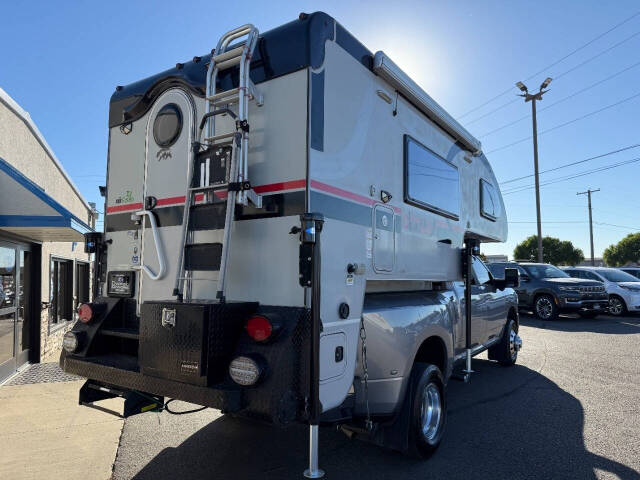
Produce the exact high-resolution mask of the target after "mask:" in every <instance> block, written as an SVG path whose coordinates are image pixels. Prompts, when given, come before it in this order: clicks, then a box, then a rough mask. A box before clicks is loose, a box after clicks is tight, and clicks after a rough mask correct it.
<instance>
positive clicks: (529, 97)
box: [516, 77, 551, 263]
mask: <svg viewBox="0 0 640 480" xmlns="http://www.w3.org/2000/svg"><path fill="white" fill-rule="evenodd" d="M550 83H551V77H547V78H546V80H545V81H544V82H542V85H540V91H539V92H538V93H529V90H527V87H526V85H525V84H524V83H522V82H518V83H516V87H518V88H519V89H520V90H521V91H522V92H523V93H522V95H520V96H521V97H522V98H524V101H525V103H526V102H531V118H532V120H533V171H534V176H535V184H536V217H537V223H538V263H543V256H542V253H543V252H542V220H541V218H540V178H539V175H538V121H537V119H536V100H542V95H543V94H545V93H547V92H548V91H549V90H545V88H547V87H548V86H549V84H550Z"/></svg>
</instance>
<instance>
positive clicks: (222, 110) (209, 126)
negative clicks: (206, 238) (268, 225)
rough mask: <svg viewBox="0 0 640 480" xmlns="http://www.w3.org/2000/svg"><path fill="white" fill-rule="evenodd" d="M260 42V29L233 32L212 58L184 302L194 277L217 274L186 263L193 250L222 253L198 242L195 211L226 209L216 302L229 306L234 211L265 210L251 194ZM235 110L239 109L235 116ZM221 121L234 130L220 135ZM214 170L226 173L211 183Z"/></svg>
mask: <svg viewBox="0 0 640 480" xmlns="http://www.w3.org/2000/svg"><path fill="white" fill-rule="evenodd" d="M258 36H259V32H258V29H257V28H255V27H254V26H253V25H251V24H247V25H243V26H242V27H238V28H236V29H233V30H231V31H229V32H227V33H225V34H224V35H223V36H222V37H221V38H220V41H219V42H218V45H217V46H216V48H215V50H214V51H213V52H212V55H211V62H210V63H209V68H208V70H207V84H206V113H205V114H204V115H203V117H202V120H201V122H200V125H199V132H198V141H197V142H196V143H195V148H194V149H193V152H192V157H191V159H190V161H189V171H188V175H187V177H188V179H189V183H188V185H187V193H186V196H185V197H186V198H185V206H184V213H183V218H182V240H181V247H182V248H181V249H180V251H179V255H178V269H177V274H176V281H175V287H174V290H173V295H174V296H176V297H177V298H178V300H179V301H182V300H183V299H184V298H185V297H186V298H187V299H190V298H191V282H192V281H195V280H198V279H197V278H193V277H192V272H193V271H198V270H209V271H215V267H213V268H211V267H210V266H209V268H207V267H199V266H197V265H195V266H194V262H191V261H187V260H188V258H190V257H188V251H189V250H191V251H195V250H194V249H197V248H198V247H199V246H200V247H205V246H213V247H214V250H215V251H216V252H217V251H220V249H219V248H218V247H219V246H220V245H219V243H216V244H209V243H195V242H194V237H195V235H194V228H193V225H192V216H193V211H194V208H195V207H199V206H200V205H201V204H205V205H207V204H212V203H215V202H216V200H221V199H222V200H223V202H224V203H226V208H225V219H224V230H223V235H222V241H221V242H220V243H221V244H222V245H221V251H220V262H219V267H218V280H217V283H218V287H217V292H216V298H217V299H218V300H219V301H220V302H224V301H225V281H226V276H227V264H228V258H229V249H230V245H231V243H230V238H231V230H232V226H233V221H234V211H235V205H236V203H238V204H242V205H248V202H249V201H251V203H253V204H254V205H255V206H256V207H258V208H261V207H262V198H261V197H260V196H259V195H257V194H256V193H255V191H254V190H253V189H252V188H251V183H250V182H249V178H248V151H249V101H251V100H253V101H256V103H257V105H258V106H261V105H262V104H263V98H262V94H261V93H260V92H259V91H258V90H257V89H256V87H255V86H254V85H253V83H252V82H251V79H250V78H249V70H250V64H251V57H252V55H253V51H254V49H255V47H256V44H257V42H258ZM238 39H243V40H242V41H240V42H239V43H237V44H234V45H232V46H231V47H230V43H231V42H232V41H234V40H238ZM236 66H237V67H238V68H239V80H238V86H237V87H236V88H232V89H230V90H225V91H221V92H218V91H217V89H216V83H217V79H218V74H219V73H220V72H221V71H224V70H227V69H230V68H234V67H236ZM232 106H236V107H235V112H234V110H233V107H232ZM219 115H225V116H229V117H231V118H233V119H234V120H235V128H234V129H232V130H231V131H228V132H218V133H217V134H216V117H217V116H219ZM203 133H204V138H203ZM212 164H216V165H218V164H220V165H223V166H222V167H221V169H222V171H221V172H220V169H218V171H217V175H213V177H214V178H211V177H212V175H211V172H212V170H211V167H212ZM198 166H199V167H200V168H199V171H198V168H197V167H198ZM196 183H197V184H196ZM225 195H226V201H225V200H224V198H225ZM197 201H200V204H198V205H197ZM218 204H219V205H220V203H218ZM205 252H206V250H205ZM201 256H203V257H211V256H212V255H211V253H204V254H202V255H201ZM213 256H216V255H213Z"/></svg>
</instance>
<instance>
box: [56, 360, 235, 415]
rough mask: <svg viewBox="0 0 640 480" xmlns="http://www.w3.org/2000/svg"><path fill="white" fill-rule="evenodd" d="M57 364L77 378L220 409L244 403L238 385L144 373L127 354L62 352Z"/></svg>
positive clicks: (231, 410) (229, 410) (226, 410)
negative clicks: (200, 382)
mask: <svg viewBox="0 0 640 480" xmlns="http://www.w3.org/2000/svg"><path fill="white" fill-rule="evenodd" d="M60 366H61V367H62V369H63V370H64V371H65V372H68V373H73V374H75V375H78V376H80V377H85V378H89V379H91V380H96V381H99V382H103V383H106V384H109V385H113V386H117V387H121V388H125V389H129V390H134V391H138V392H146V393H151V394H153V395H159V396H163V397H170V398H179V399H180V400H184V401H186V402H190V403H195V404H197V405H203V406H207V407H211V408H217V409H219V410H222V411H223V412H237V411H240V410H242V408H243V407H244V404H245V402H244V398H243V397H244V395H243V393H244V392H243V390H242V389H240V388H233V387H232V386H227V385H221V386H219V387H214V388H212V387H203V386H198V385H190V384H188V383H182V382H177V381H174V380H168V379H164V378H158V377H151V376H147V375H143V374H142V373H140V372H139V370H138V367H137V362H136V359H135V358H131V357H127V356H126V355H105V356H101V357H87V358H78V357H74V356H72V355H67V354H66V353H65V352H63V353H62V356H61V357H60Z"/></svg>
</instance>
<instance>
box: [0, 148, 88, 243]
mask: <svg viewBox="0 0 640 480" xmlns="http://www.w3.org/2000/svg"><path fill="white" fill-rule="evenodd" d="M0 230H3V231H7V232H11V233H14V234H16V235H20V236H21V237H25V238H29V239H33V240H37V241H41V242H79V241H83V240H84V236H83V235H84V234H85V233H87V232H91V231H92V229H91V228H90V227H89V226H88V225H87V224H86V223H84V222H83V221H82V220H80V219H79V218H78V217H76V216H75V215H74V214H72V213H71V212H70V211H69V210H67V209H66V208H64V207H63V206H62V205H60V204H59V203H58V202H56V201H55V200H54V199H53V198H51V197H50V196H49V195H47V193H46V192H45V191H44V190H43V189H42V188H41V187H40V186H38V185H37V184H36V183H34V182H32V181H31V180H29V179H28V178H27V177H25V176H24V175H23V174H22V173H21V172H20V171H18V170H17V169H16V168H15V167H13V166H12V165H10V164H9V163H7V162H6V161H5V160H3V159H2V158H0Z"/></svg>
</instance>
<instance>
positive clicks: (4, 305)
mask: <svg viewBox="0 0 640 480" xmlns="http://www.w3.org/2000/svg"><path fill="white" fill-rule="evenodd" d="M16 282H17V272H16V248H15V247H9V246H5V245H4V244H0V379H3V378H5V377H8V376H9V375H11V374H12V373H13V372H14V371H15V370H16V367H17V364H16V348H15V343H16V311H17V307H16V286H17V285H16Z"/></svg>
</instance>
